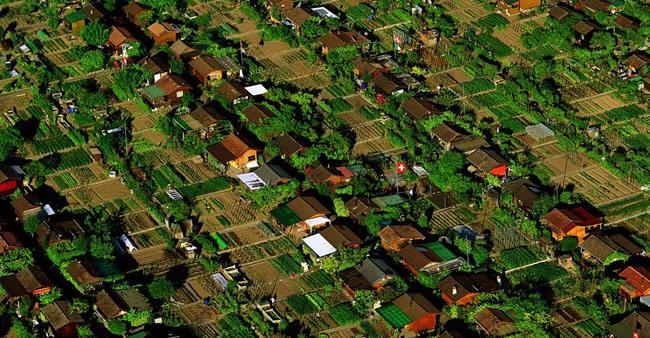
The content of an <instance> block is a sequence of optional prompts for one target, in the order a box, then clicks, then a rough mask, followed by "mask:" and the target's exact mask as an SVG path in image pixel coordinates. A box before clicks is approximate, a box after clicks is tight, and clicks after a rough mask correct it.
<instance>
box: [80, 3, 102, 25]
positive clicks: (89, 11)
mask: <svg viewBox="0 0 650 338" xmlns="http://www.w3.org/2000/svg"><path fill="white" fill-rule="evenodd" d="M81 11H82V12H83V13H84V14H85V15H86V18H88V19H89V20H90V21H95V20H101V19H103V18H104V17H105V16H106V13H105V11H104V9H103V8H102V7H100V5H99V4H92V3H90V4H87V5H86V6H83V7H82V8H81Z"/></svg>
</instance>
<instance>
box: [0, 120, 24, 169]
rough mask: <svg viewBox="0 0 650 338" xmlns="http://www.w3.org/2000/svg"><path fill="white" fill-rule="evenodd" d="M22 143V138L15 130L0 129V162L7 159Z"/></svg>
mask: <svg viewBox="0 0 650 338" xmlns="http://www.w3.org/2000/svg"><path fill="white" fill-rule="evenodd" d="M22 142H23V140H22V137H21V136H20V133H19V132H18V130H17V129H16V128H6V127H5V128H0V161H4V160H5V159H6V158H7V157H9V155H11V153H12V152H13V151H14V150H16V148H18V147H20V145H21V144H22Z"/></svg>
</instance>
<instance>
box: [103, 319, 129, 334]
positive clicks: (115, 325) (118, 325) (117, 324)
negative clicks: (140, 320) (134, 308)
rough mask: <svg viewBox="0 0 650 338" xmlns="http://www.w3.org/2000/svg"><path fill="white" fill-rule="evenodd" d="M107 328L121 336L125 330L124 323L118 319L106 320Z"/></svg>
mask: <svg viewBox="0 0 650 338" xmlns="http://www.w3.org/2000/svg"><path fill="white" fill-rule="evenodd" d="M107 329H108V331H109V332H110V333H112V334H114V335H118V336H122V335H123V334H124V333H125V332H126V329H127V327H126V323H125V322H123V321H121V320H119V319H111V320H109V321H108V325H107Z"/></svg>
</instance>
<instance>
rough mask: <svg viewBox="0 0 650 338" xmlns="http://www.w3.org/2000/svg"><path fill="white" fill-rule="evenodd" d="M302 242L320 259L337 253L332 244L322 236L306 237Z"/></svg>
mask: <svg viewBox="0 0 650 338" xmlns="http://www.w3.org/2000/svg"><path fill="white" fill-rule="evenodd" d="M302 241H303V242H304V243H305V245H307V247H309V249H310V250H311V251H313V252H314V253H315V254H316V256H318V258H322V257H325V256H328V255H331V254H333V253H335V252H336V248H335V247H334V246H333V245H332V244H330V243H329V242H328V241H327V240H326V239H325V237H323V236H322V235H321V234H315V235H312V236H309V237H305V238H303V239H302Z"/></svg>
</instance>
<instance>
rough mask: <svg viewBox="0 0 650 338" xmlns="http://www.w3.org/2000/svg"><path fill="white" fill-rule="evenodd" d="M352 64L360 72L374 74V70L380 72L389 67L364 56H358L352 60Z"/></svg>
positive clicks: (385, 70)
mask: <svg viewBox="0 0 650 338" xmlns="http://www.w3.org/2000/svg"><path fill="white" fill-rule="evenodd" d="M352 64H353V65H354V67H355V68H356V69H357V70H358V71H359V73H361V74H374V73H375V72H379V73H382V72H387V71H388V70H389V68H387V67H386V66H384V65H382V64H380V63H379V62H374V61H372V60H369V59H367V58H365V57H358V58H356V59H354V60H352Z"/></svg>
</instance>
